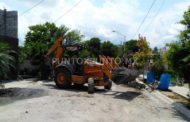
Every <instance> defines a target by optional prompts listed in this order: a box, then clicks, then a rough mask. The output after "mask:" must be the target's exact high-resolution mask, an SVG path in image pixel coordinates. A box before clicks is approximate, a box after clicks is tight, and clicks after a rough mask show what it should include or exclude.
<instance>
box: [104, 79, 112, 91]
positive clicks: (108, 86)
mask: <svg viewBox="0 0 190 122" xmlns="http://www.w3.org/2000/svg"><path fill="white" fill-rule="evenodd" d="M111 87H112V81H111V80H109V81H108V84H107V85H106V86H104V89H108V90H110V89H111Z"/></svg>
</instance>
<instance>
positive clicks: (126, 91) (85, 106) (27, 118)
mask: <svg viewBox="0 0 190 122" xmlns="http://www.w3.org/2000/svg"><path fill="white" fill-rule="evenodd" d="M54 86H55V85H54V83H53V82H45V83H44V82H31V81H20V82H12V83H7V84H5V87H6V91H7V92H8V94H7V93H3V91H2V90H0V95H1V97H0V122H15V121H16V122H131V121H132V122H148V121H149V122H184V121H188V120H187V119H186V118H184V117H183V116H182V115H180V114H179V113H178V112H177V111H175V110H174V109H173V108H172V107H171V105H169V104H165V103H163V102H162V101H160V100H159V99H157V98H156V97H154V94H151V93H149V92H147V91H138V90H135V89H133V88H128V87H124V86H117V85H113V89H112V91H104V90H103V89H102V88H101V87H99V88H98V89H97V90H96V93H95V94H93V95H89V94H88V93H87V92H86V87H83V88H81V89H76V88H71V89H69V90H59V89H56V88H55V87H54ZM13 87H16V88H13Z"/></svg>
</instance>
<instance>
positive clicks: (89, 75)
mask: <svg viewBox="0 0 190 122" xmlns="http://www.w3.org/2000/svg"><path fill="white" fill-rule="evenodd" d="M79 48H80V46H79V45H76V44H69V42H68V40H66V39H65V35H64V34H62V35H61V36H60V37H58V38H57V39H56V41H55V43H54V45H52V47H51V48H50V49H49V51H48V53H47V54H46V56H50V55H52V54H53V53H54V52H56V58H55V60H54V63H53V70H54V81H55V84H56V86H57V87H58V88H69V87H70V86H71V85H72V84H77V85H84V84H86V83H87V84H88V93H94V90H95V86H104V88H105V89H111V87H112V81H111V77H112V71H113V69H114V68H116V67H118V65H117V64H116V63H115V61H114V59H113V58H109V57H105V56H99V58H100V61H101V63H98V62H96V61H92V60H88V59H86V60H84V61H83V62H82V63H80V64H79V63H78V62H77V61H76V60H77V58H76V57H75V60H74V62H69V61H63V60H62V58H63V57H62V55H63V52H64V51H66V50H70V51H73V50H75V51H76V50H77V51H78V49H79ZM69 58H71V57H69Z"/></svg>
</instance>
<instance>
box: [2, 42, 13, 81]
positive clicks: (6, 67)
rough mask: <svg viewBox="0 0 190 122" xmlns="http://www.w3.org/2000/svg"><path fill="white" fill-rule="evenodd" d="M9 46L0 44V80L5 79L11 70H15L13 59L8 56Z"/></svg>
mask: <svg viewBox="0 0 190 122" xmlns="http://www.w3.org/2000/svg"><path fill="white" fill-rule="evenodd" d="M12 52H13V51H10V48H9V45H8V44H6V43H0V78H2V77H6V76H7V73H8V72H10V70H11V69H12V68H15V66H14V63H15V59H14V57H13V56H12V55H11V54H10V53H12Z"/></svg>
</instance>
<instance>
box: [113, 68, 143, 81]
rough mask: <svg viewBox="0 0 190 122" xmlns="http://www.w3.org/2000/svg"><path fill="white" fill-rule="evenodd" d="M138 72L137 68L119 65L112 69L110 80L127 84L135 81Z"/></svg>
mask: <svg viewBox="0 0 190 122" xmlns="http://www.w3.org/2000/svg"><path fill="white" fill-rule="evenodd" d="M139 74H140V73H139V72H138V71H137V70H133V69H127V68H125V67H121V68H118V69H116V70H114V71H113V74H112V80H113V81H114V82H115V83H116V84H128V83H129V82H132V81H135V79H136V78H137V77H138V76H139Z"/></svg>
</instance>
